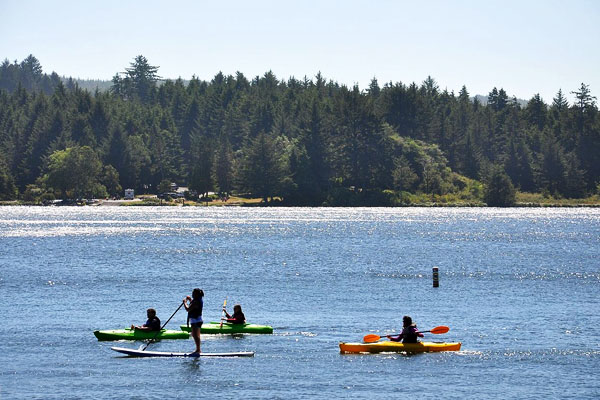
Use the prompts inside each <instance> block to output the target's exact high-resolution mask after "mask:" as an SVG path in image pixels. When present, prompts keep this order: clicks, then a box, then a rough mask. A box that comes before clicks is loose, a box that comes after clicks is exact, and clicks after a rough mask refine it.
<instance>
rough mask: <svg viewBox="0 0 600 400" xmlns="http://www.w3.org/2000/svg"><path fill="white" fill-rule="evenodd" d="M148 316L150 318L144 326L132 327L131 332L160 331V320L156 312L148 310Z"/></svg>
mask: <svg viewBox="0 0 600 400" xmlns="http://www.w3.org/2000/svg"><path fill="white" fill-rule="evenodd" d="M146 315H147V316H148V320H147V321H146V323H145V324H144V325H142V326H136V325H131V330H135V329H137V330H140V331H160V319H158V317H157V316H156V310H155V309H154V308H149V309H147V310H146Z"/></svg>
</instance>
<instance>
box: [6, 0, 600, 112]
mask: <svg viewBox="0 0 600 400" xmlns="http://www.w3.org/2000/svg"><path fill="white" fill-rule="evenodd" d="M599 44H600V1H596V0H569V1H562V0H561V1H555V0H544V1H541V0H521V1H514V0H503V1H497V0H483V1H482V0H472V1H471V0H448V1H437V0H436V1H420V2H419V1H414V0H413V1H403V0H396V1H392V0H366V1H357V0H344V1H333V0H320V1H315V0H302V1H286V0H278V1H271V0H251V1H248V0H246V1H238V0H228V1H205V0H196V1H178V0H170V1H156V0H143V1H138V0H120V1H114V0H102V1H92V0H76V1H74V0H73V1H68V0H54V1H48V0H0V59H1V60H4V59H8V60H9V61H10V62H13V61H15V60H17V61H19V62H20V61H22V60H23V59H24V58H25V57H27V56H28V55H29V54H33V55H34V56H35V57H36V58H37V59H38V60H39V61H40V63H41V65H42V67H43V70H44V72H45V73H51V72H53V71H54V72H56V73H58V74H59V75H62V76H71V77H74V78H82V79H101V80H110V79H111V78H112V77H113V76H114V75H115V74H116V73H117V72H123V71H124V70H125V68H127V67H129V65H130V63H131V62H133V59H134V58H135V57H136V56H138V55H143V56H144V57H146V58H147V59H148V61H149V63H150V64H151V65H155V66H158V67H159V70H158V74H159V75H160V76H161V77H163V78H168V79H176V78H178V77H181V78H183V79H190V78H191V77H192V76H193V75H195V76H197V77H198V78H200V79H202V80H211V79H212V78H213V77H214V76H215V75H216V74H217V73H218V72H223V73H224V74H225V75H229V74H235V73H236V72H237V71H239V72H242V73H243V74H244V75H245V76H246V77H247V78H248V79H252V78H254V77H256V76H259V75H264V73H265V72H267V71H272V72H273V73H274V74H275V75H276V76H277V77H278V78H279V79H284V80H287V79H288V78H290V77H292V76H294V77H296V78H298V79H303V78H304V77H308V78H310V79H313V78H314V77H315V75H316V74H317V73H318V72H321V74H322V75H323V76H324V77H325V78H326V79H327V80H333V81H335V82H338V83H340V84H345V85H348V86H352V85H355V84H357V85H359V87H360V88H361V89H365V88H367V86H368V85H369V83H370V82H371V80H372V79H373V78H376V79H377V81H378V83H379V85H380V86H383V85H384V84H385V83H390V82H392V83H397V82H402V83H404V84H410V83H412V82H416V83H417V84H420V83H421V82H423V81H424V80H425V79H426V78H427V77H428V76H431V77H432V78H434V79H435V80H436V82H437V83H438V85H439V87H440V89H442V90H443V89H447V90H449V91H454V92H455V93H458V91H460V89H461V87H462V86H463V85H465V86H466V87H467V90H468V91H469V94H471V95H472V96H473V95H476V94H480V95H487V94H488V93H489V92H490V91H491V90H492V89H493V88H494V87H496V88H498V89H500V88H503V89H504V90H505V91H506V92H507V94H508V95H509V96H510V97H512V96H515V97H517V98H520V99H525V100H528V99H530V98H531V97H532V96H534V95H535V94H537V93H539V94H540V95H541V96H542V98H543V99H544V100H545V101H546V102H547V103H551V102H552V99H553V98H554V97H555V95H556V93H557V92H558V90H559V89H561V90H562V91H563V94H565V95H566V96H567V99H568V100H569V101H571V102H572V101H573V99H574V95H573V94H571V92H572V91H575V90H578V89H579V88H580V87H581V84H582V83H585V84H586V85H589V88H590V89H591V92H592V94H593V95H595V96H598V97H600V46H599Z"/></svg>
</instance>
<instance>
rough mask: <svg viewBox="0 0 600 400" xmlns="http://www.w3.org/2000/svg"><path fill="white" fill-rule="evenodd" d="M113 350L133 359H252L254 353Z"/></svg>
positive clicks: (121, 348)
mask: <svg viewBox="0 0 600 400" xmlns="http://www.w3.org/2000/svg"><path fill="white" fill-rule="evenodd" d="M110 349H111V350H114V351H117V352H119V353H123V354H127V355H128V356H131V357H252V356H254V352H253V351H240V352H236V353H170V352H166V351H148V350H138V349H128V348H125V347H111V348H110Z"/></svg>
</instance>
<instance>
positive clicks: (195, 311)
mask: <svg viewBox="0 0 600 400" xmlns="http://www.w3.org/2000/svg"><path fill="white" fill-rule="evenodd" d="M203 297H204V292H203V291H202V290H200V289H198V288H195V289H194V290H193V291H192V296H191V297H190V296H185V299H183V306H184V307H185V310H186V311H187V312H188V318H187V324H188V325H191V326H192V337H193V338H194V342H195V343H196V351H195V353H200V328H201V327H202V307H203V306H204V300H203Z"/></svg>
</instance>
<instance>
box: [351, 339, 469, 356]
mask: <svg viewBox="0 0 600 400" xmlns="http://www.w3.org/2000/svg"><path fill="white" fill-rule="evenodd" d="M460 346H461V343H460V342H455V343H445V342H419V343H400V342H391V341H382V342H376V343H345V342H340V353H384V352H385V353H427V352H432V351H459V350H460Z"/></svg>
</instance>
